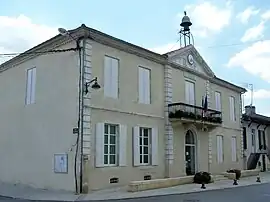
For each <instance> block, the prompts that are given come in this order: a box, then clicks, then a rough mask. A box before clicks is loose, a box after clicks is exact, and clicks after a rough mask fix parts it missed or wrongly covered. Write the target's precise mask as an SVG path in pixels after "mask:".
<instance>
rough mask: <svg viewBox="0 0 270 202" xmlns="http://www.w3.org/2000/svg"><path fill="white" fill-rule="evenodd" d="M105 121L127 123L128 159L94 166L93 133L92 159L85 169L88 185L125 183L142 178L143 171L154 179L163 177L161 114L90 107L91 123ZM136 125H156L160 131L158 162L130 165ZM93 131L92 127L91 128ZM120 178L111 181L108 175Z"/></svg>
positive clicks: (162, 123)
mask: <svg viewBox="0 0 270 202" xmlns="http://www.w3.org/2000/svg"><path fill="white" fill-rule="evenodd" d="M99 122H107V123H117V124H121V125H126V126H127V147H126V148H127V151H126V154H127V161H126V166H124V167H104V168H96V167H95V159H94V156H95V135H93V136H92V139H91V140H92V145H91V148H92V150H91V153H92V156H93V158H92V160H91V163H90V165H88V166H89V170H88V176H89V189H91V190H93V189H101V188H108V187H113V186H119V185H126V184H127V183H128V182H130V181H132V180H143V177H144V175H149V174H150V175H151V176H152V178H153V179H155V178H162V177H164V152H165V150H164V147H163V145H164V120H163V119H161V118H149V117H147V116H143V115H130V114H128V113H119V112H111V111H101V110H92V127H93V128H94V126H95V124H96V123H99ZM136 125H147V126H149V127H157V128H158V135H159V147H158V148H159V164H158V166H139V167H133V158H132V156H133V149H132V146H133V143H132V142H133V141H132V128H133V127H134V126H136ZM93 134H95V130H93ZM113 177H117V178H119V183H117V184H110V178H113Z"/></svg>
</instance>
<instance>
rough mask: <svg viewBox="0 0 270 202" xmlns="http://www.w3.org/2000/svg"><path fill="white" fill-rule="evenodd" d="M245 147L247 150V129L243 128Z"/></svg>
mask: <svg viewBox="0 0 270 202" xmlns="http://www.w3.org/2000/svg"><path fill="white" fill-rule="evenodd" d="M243 144H244V145H243V146H244V149H247V128H246V127H244V128H243Z"/></svg>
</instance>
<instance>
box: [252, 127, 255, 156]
mask: <svg viewBox="0 0 270 202" xmlns="http://www.w3.org/2000/svg"><path fill="white" fill-rule="evenodd" d="M251 153H256V136H255V129H251Z"/></svg>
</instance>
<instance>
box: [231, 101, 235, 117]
mask: <svg viewBox="0 0 270 202" xmlns="http://www.w3.org/2000/svg"><path fill="white" fill-rule="evenodd" d="M230 119H231V120H232V121H235V112H234V97H230Z"/></svg>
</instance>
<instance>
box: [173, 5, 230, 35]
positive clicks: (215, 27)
mask: <svg viewBox="0 0 270 202" xmlns="http://www.w3.org/2000/svg"><path fill="white" fill-rule="evenodd" d="M185 10H186V11H187V15H188V16H189V17H190V19H191V22H192V23H193V27H192V32H193V33H194V35H196V36H200V37H207V36H208V35H209V34H213V33H218V32H220V31H221V30H222V29H223V28H224V27H225V26H227V25H229V22H230V19H231V16H232V7H231V5H230V4H229V3H227V4H226V5H225V6H224V7H217V6H215V5H213V4H212V3H211V2H203V3H200V4H192V5H187V6H186V7H185ZM178 16H179V17H180V18H181V19H182V17H183V14H182V13H181V14H178Z"/></svg>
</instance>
